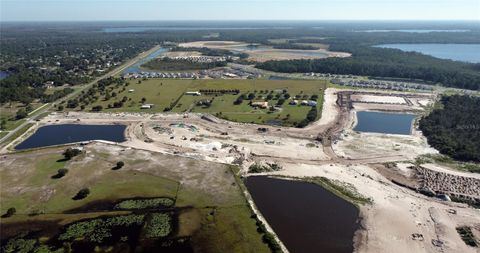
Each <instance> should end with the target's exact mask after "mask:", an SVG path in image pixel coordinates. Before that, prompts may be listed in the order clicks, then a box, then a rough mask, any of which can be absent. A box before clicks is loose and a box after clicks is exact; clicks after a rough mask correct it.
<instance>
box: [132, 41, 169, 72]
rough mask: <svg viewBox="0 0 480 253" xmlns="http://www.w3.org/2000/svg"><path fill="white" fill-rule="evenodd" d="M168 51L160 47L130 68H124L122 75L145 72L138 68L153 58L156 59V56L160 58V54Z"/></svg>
mask: <svg viewBox="0 0 480 253" xmlns="http://www.w3.org/2000/svg"><path fill="white" fill-rule="evenodd" d="M168 50H169V49H168V48H164V47H161V48H159V49H158V50H157V51H155V52H153V53H151V54H149V55H147V56H146V57H145V58H143V59H141V60H139V61H137V62H136V63H135V64H133V65H132V66H130V67H128V68H126V69H125V70H124V71H123V73H140V72H142V71H145V70H143V69H141V68H140V66H141V65H142V64H144V63H146V62H148V61H150V60H153V59H155V58H157V57H158V56H160V55H161V54H163V53H165V52H167V51H168ZM145 72H148V71H145Z"/></svg>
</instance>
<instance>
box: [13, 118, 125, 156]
mask: <svg viewBox="0 0 480 253" xmlns="http://www.w3.org/2000/svg"><path fill="white" fill-rule="evenodd" d="M126 127H127V126H125V125H77V124H64V125H49V126H43V127H40V128H39V129H38V130H37V131H36V132H35V133H34V134H33V135H32V136H30V137H28V138H27V139H26V140H25V141H23V142H22V143H20V144H19V145H17V146H16V147H15V149H18V150H21V149H29V148H38V147H45V146H52V145H60V144H67V143H73V142H81V141H91V140H105V141H113V142H123V141H125V133H124V132H125V129H126Z"/></svg>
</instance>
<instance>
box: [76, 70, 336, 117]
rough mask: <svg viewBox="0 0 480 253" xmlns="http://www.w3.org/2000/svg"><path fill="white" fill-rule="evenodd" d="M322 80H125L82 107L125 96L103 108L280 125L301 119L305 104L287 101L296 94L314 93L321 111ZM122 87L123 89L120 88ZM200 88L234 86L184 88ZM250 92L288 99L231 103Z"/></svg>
mask: <svg viewBox="0 0 480 253" xmlns="http://www.w3.org/2000/svg"><path fill="white" fill-rule="evenodd" d="M325 87H326V82H325V81H301V80H171V79H148V80H136V79H132V80H128V86H126V87H125V89H123V88H118V89H114V90H113V91H112V92H117V95H116V97H115V98H111V99H110V100H108V101H105V100H104V99H103V98H102V97H100V98H99V100H98V102H95V103H93V104H90V105H89V107H86V108H85V110H86V111H89V110H91V108H92V107H93V106H96V105H101V106H102V107H103V108H108V104H112V103H113V102H114V101H117V100H120V99H123V97H127V102H125V103H124V105H123V107H121V108H110V109H104V110H105V111H108V112H149V113H154V112H162V111H165V110H166V108H170V107H171V106H173V107H172V108H171V111H172V112H179V113H182V112H200V113H211V114H216V115H217V116H219V117H222V118H226V119H229V120H232V121H238V122H249V123H259V124H265V123H269V122H276V124H281V125H288V126H291V125H294V124H296V123H299V122H300V121H302V120H303V119H305V117H306V115H307V113H308V111H309V110H310V107H309V106H302V105H299V104H298V105H289V101H291V98H293V97H295V96H298V97H299V98H298V100H299V101H301V100H309V99H310V97H311V96H312V95H316V96H318V99H317V102H318V103H317V109H318V111H321V107H322V101H323V90H324V88H325ZM122 90H123V91H122ZM130 90H133V91H132V92H130ZM200 90H238V91H239V93H238V94H236V95H234V94H220V93H216V94H202V95H201V96H193V95H186V94H185V92H188V91H200ZM250 93H253V94H254V97H255V98H254V99H253V101H265V100H267V97H268V96H269V95H271V97H272V98H271V99H269V100H268V102H269V107H270V106H274V105H276V104H277V102H278V100H279V97H283V96H284V95H285V94H288V95H289V96H290V99H285V103H284V104H283V106H282V107H281V108H278V109H276V110H275V111H270V109H269V108H264V109H261V108H257V109H255V108H254V107H252V106H250V105H249V104H248V102H249V100H247V99H245V100H244V101H243V102H242V103H241V104H239V105H234V101H235V100H236V99H237V98H238V97H239V96H240V95H241V94H245V95H246V96H248V95H249V94H250ZM142 98H145V103H146V104H153V107H152V108H150V109H140V106H141V105H142V102H141V101H142ZM199 101H211V103H210V106H208V107H207V106H202V105H197V103H198V102H199Z"/></svg>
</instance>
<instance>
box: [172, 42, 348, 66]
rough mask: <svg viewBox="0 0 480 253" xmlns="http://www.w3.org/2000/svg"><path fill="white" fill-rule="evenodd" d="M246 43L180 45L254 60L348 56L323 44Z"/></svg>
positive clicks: (194, 43) (192, 43)
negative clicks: (315, 47)
mask: <svg viewBox="0 0 480 253" xmlns="http://www.w3.org/2000/svg"><path fill="white" fill-rule="evenodd" d="M248 45H249V44H248V43H245V42H237V41H194V42H188V43H181V44H180V47H207V48H216V49H226V50H231V51H236V52H243V53H247V54H248V55H249V57H248V59H249V60H252V61H256V62H264V61H269V60H292V59H320V58H326V57H349V56H350V54H348V53H344V52H332V51H328V50H327V49H326V48H325V47H324V46H323V47H321V48H320V49H318V50H297V49H274V48H272V47H268V46H262V45H259V47H258V48H255V49H252V48H248Z"/></svg>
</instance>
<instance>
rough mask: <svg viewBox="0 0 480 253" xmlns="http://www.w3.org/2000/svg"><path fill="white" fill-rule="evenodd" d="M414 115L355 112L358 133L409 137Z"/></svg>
mask: <svg viewBox="0 0 480 253" xmlns="http://www.w3.org/2000/svg"><path fill="white" fill-rule="evenodd" d="M415 117H416V115H414V114H406V113H385V112H362V111H360V112H357V119H358V123H357V126H355V128H354V129H353V130H355V131H359V132H370V133H384V134H404V135H409V134H410V132H411V129H412V122H413V119H415Z"/></svg>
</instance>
